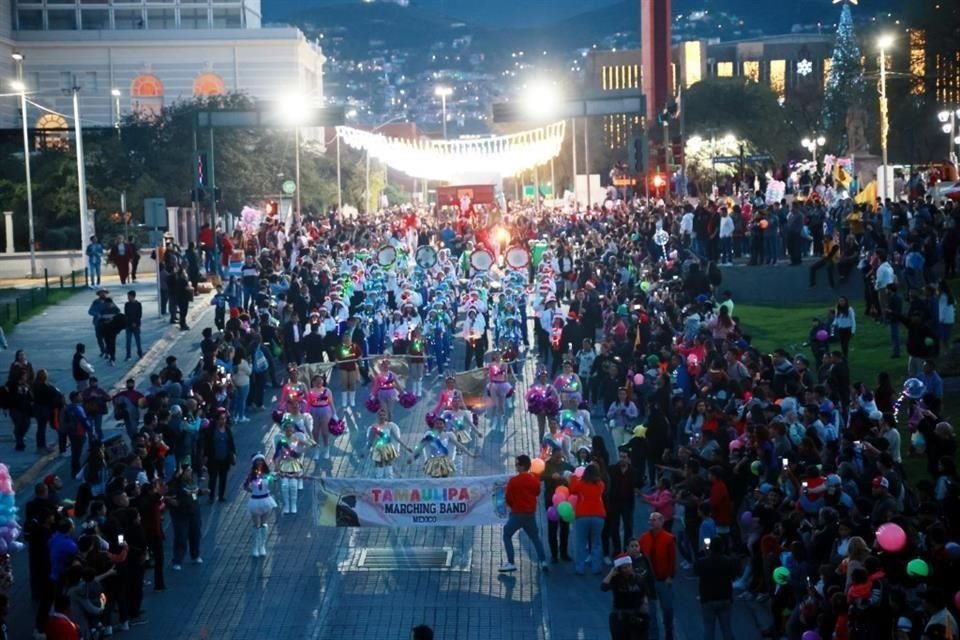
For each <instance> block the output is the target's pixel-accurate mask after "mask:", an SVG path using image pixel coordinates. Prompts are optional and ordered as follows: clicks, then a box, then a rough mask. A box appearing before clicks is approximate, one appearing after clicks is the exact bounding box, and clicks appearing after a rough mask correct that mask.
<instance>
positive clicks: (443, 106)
mask: <svg viewBox="0 0 960 640" xmlns="http://www.w3.org/2000/svg"><path fill="white" fill-rule="evenodd" d="M433 95H435V96H437V97H438V98H440V112H441V114H442V117H443V139H444V140H446V139H447V98H448V97H449V96H452V95H453V89H452V88H450V87H445V86H443V85H440V86H438V87H436V88H434V90H433Z"/></svg>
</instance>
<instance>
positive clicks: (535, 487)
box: [500, 455, 550, 572]
mask: <svg viewBox="0 0 960 640" xmlns="http://www.w3.org/2000/svg"><path fill="white" fill-rule="evenodd" d="M516 465H517V475H515V476H513V477H512V478H510V480H508V481H507V491H506V502H507V506H508V507H509V508H510V516H509V517H508V518H507V523H506V524H505V525H503V548H504V550H505V551H506V552H507V561H506V562H504V563H503V564H502V565H500V571H502V572H507V571H516V570H517V566H516V565H515V564H514V563H513V560H514V555H513V534H515V533H516V532H517V531H518V530H520V529H523V530H524V532H526V534H527V536H528V537H529V538H530V540H531V541H533V546H534V547H535V548H536V550H537V561H538V562H539V563H540V568H541V569H543V570H544V571H548V570H549V568H550V565H548V564H547V556H546V554H545V553H544V552H543V543H542V542H541V541H540V532H539V531H538V530H537V517H536V511H537V497H538V496H539V495H540V478H538V477H537V476H536V474H533V473H531V472H530V456H527V455H520V456H517V463H516Z"/></svg>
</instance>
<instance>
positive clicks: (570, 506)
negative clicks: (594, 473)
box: [547, 467, 586, 524]
mask: <svg viewBox="0 0 960 640" xmlns="http://www.w3.org/2000/svg"><path fill="white" fill-rule="evenodd" d="M585 470H586V468H585V467H577V468H576V470H575V471H574V472H573V475H575V476H577V477H578V478H580V477H583V472H584V471H585ZM551 501H552V502H553V505H551V506H550V507H548V508H547V519H548V520H550V521H551V522H557V521H558V520H563V521H564V522H566V523H568V524H569V523H571V522H573V521H574V520H575V519H576V517H577V513H576V508H577V502H578V501H579V498H578V497H577V496H576V495H574V494H572V493H570V489H569V488H567V487H565V486H563V485H561V486H559V487H557V488H556V490H554V492H553V498H552V499H551Z"/></svg>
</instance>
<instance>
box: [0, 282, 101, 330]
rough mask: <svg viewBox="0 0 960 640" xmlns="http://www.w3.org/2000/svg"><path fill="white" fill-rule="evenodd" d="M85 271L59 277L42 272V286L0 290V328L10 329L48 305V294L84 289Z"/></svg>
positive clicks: (85, 284) (85, 283)
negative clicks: (32, 312)
mask: <svg viewBox="0 0 960 640" xmlns="http://www.w3.org/2000/svg"><path fill="white" fill-rule="evenodd" d="M87 281H88V275H87V270H86V269H78V270H75V271H71V272H70V273H68V274H65V275H61V276H50V274H49V273H48V272H47V270H46V269H44V270H43V286H42V287H35V288H33V289H6V290H3V289H0V327H12V326H13V325H15V324H17V323H19V322H20V321H22V320H23V319H24V318H26V317H27V316H29V315H30V312H31V311H33V310H34V309H36V308H38V307H44V306H47V305H48V304H49V301H50V293H51V292H52V291H57V290H59V289H83V288H86V286H87Z"/></svg>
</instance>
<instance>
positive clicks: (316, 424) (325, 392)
mask: <svg viewBox="0 0 960 640" xmlns="http://www.w3.org/2000/svg"><path fill="white" fill-rule="evenodd" d="M310 384H311V385H312V386H311V388H310V391H308V392H307V405H308V406H309V407H310V417H311V418H312V420H313V440H314V442H317V443H320V442H321V441H322V442H323V447H322V448H323V452H322V453H321V451H320V448H321V447H319V446H318V447H317V451H316V453H315V454H314V460H319V459H320V456H321V455H322V456H323V459H324V460H329V459H330V444H329V440H330V431H329V429H328V427H329V426H330V421H331V420H332V419H333V417H334V416H335V415H336V409H335V408H334V406H333V392H332V391H330V389H329V388H328V387H327V378H326V376H324V375H322V374H321V375H316V376H313V379H312V380H311V381H310Z"/></svg>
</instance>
